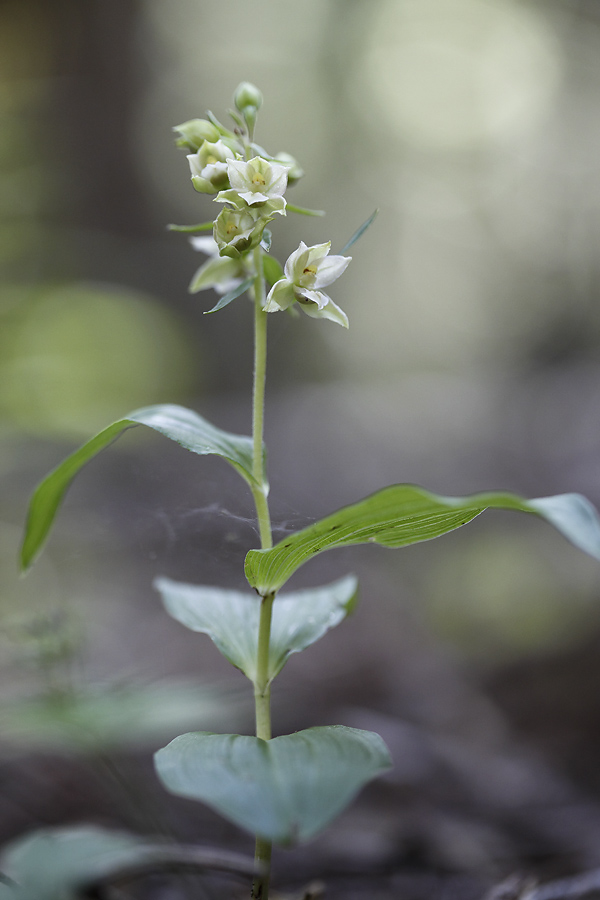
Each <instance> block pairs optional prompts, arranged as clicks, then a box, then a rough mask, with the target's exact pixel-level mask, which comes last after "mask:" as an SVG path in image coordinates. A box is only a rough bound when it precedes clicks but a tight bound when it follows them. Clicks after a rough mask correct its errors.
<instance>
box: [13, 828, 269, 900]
mask: <svg viewBox="0 0 600 900" xmlns="http://www.w3.org/2000/svg"><path fill="white" fill-rule="evenodd" d="M174 869H177V871H183V870H184V869H192V870H206V869H217V870H221V871H226V872H235V873H239V874H243V875H251V874H252V873H253V871H255V867H254V865H253V860H252V859H249V858H247V857H245V856H242V855H240V854H239V853H231V852H228V851H226V850H216V851H215V850H211V849H205V848H203V847H188V846H185V845H173V844H169V843H159V842H158V841H148V840H147V839H144V838H140V837H136V836H135V835H132V834H127V833H126V832H121V831H109V830H108V829H104V828H98V827H95V826H85V825H84V826H74V827H67V828H44V829H40V830H38V831H33V832H30V833H29V834H26V835H25V836H24V837H19V838H17V839H16V840H14V841H12V842H11V843H10V844H8V845H7V846H6V847H5V848H4V850H3V851H2V855H1V857H0V870H1V871H2V873H3V874H4V875H5V877H6V879H7V880H8V879H10V882H12V884H11V883H10V882H9V883H7V884H0V898H1V900H80V898H81V897H82V896H83V892H86V893H85V896H86V897H87V896H88V892H91V891H92V890H94V889H95V888H97V887H99V886H100V885H102V886H103V888H104V889H103V891H102V896H104V891H105V890H106V889H107V884H110V883H111V881H114V882H115V884H116V883H117V882H118V881H120V880H125V879H129V878H134V877H135V876H136V875H143V874H148V873H156V872H160V871H161V870H164V871H173V870H174ZM89 896H92V894H91V893H89ZM94 896H100V893H99V892H98V893H97V894H96V891H95V890H94Z"/></svg>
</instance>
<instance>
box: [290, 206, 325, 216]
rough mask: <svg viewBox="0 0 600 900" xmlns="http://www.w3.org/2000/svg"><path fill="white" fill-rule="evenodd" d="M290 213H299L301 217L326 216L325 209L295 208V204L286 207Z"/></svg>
mask: <svg viewBox="0 0 600 900" xmlns="http://www.w3.org/2000/svg"><path fill="white" fill-rule="evenodd" d="M286 209H287V211H288V212H293V213H298V215H301V216H324V215H325V210H323V209H306V207H305V206H294V204H293V203H288V204H287V206H286Z"/></svg>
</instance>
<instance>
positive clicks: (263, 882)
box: [251, 247, 275, 900]
mask: <svg viewBox="0 0 600 900" xmlns="http://www.w3.org/2000/svg"><path fill="white" fill-rule="evenodd" d="M254 271H255V273H256V277H255V279H254V389H253V396H252V438H253V457H252V475H253V476H254V478H255V481H256V484H257V487H254V488H253V489H252V493H253V496H254V504H255V506H256V516H257V519H258V528H259V532H260V545H261V548H262V549H263V550H266V549H268V548H269V547H272V546H273V537H272V534H271V516H270V513H269V504H268V501H267V490H268V488H267V483H266V476H265V466H264V456H263V431H264V410H265V383H266V374H267V313H265V312H263V306H264V305H265V280H264V276H263V265H262V250H261V248H260V247H256V249H255V251H254ZM274 599H275V594H267V595H266V596H265V597H263V599H262V603H261V607H260V621H259V626H258V648H257V658H256V681H255V682H254V707H255V716H256V737H257V738H262V740H264V741H268V740H270V739H271V688H270V684H269V643H270V640H271V616H272V611H273V600H274ZM271 848H272V844H271V841H267V840H264V839H263V838H260V837H257V838H256V849H255V855H254V858H255V862H256V864H257V867H260V871H261V873H263V874H260V875H256V876H255V878H254V882H253V884H252V894H251V897H252V900H268V897H269V876H270V871H271Z"/></svg>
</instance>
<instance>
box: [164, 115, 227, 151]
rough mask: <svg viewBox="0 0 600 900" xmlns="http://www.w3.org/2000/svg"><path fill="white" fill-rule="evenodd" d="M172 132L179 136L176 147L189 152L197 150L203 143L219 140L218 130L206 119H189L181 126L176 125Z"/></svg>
mask: <svg viewBox="0 0 600 900" xmlns="http://www.w3.org/2000/svg"><path fill="white" fill-rule="evenodd" d="M173 131H176V132H177V133H178V134H179V135H180V137H179V138H177V141H176V143H177V146H178V147H186V148H188V149H189V150H199V149H200V147H201V146H202V144H203V143H204V141H210V142H211V143H214V142H215V141H218V140H219V138H220V134H219V131H218V129H217V128H215V126H214V125H213V124H212V122H209V121H208V120H207V119H190V120H189V122H184V123H183V125H176V126H175V127H174V128H173Z"/></svg>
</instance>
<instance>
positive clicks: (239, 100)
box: [233, 81, 263, 118]
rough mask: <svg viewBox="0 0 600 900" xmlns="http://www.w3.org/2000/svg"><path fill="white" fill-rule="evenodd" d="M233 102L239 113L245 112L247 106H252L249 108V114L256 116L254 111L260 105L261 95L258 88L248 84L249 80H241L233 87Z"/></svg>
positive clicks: (256, 110)
mask: <svg viewBox="0 0 600 900" xmlns="http://www.w3.org/2000/svg"><path fill="white" fill-rule="evenodd" d="M233 102H234V103H235V105H236V109H239V111H240V112H241V113H245V112H246V110H247V109H248V107H252V109H251V110H249V112H250V115H251V116H252V117H253V118H256V113H257V112H258V110H259V109H260V108H261V106H262V102H263V96H262V94H261V92H260V91H259V89H258V88H257V87H255V86H254V85H253V84H250V82H249V81H242V83H241V84H238V86H237V88H236V89H235V93H234V95H233Z"/></svg>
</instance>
